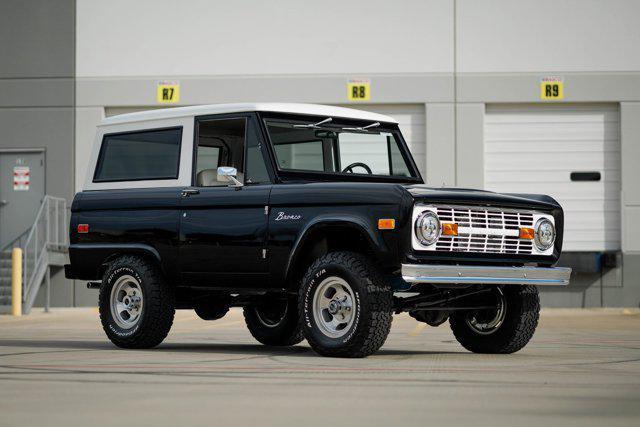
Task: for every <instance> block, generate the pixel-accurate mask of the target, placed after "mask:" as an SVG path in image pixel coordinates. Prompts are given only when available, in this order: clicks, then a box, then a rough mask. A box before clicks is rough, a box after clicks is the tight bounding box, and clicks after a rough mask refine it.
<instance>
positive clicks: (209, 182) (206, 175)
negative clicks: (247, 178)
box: [196, 169, 244, 187]
mask: <svg viewBox="0 0 640 427" xmlns="http://www.w3.org/2000/svg"><path fill="white" fill-rule="evenodd" d="M236 179H237V180H238V181H240V182H244V174H242V173H240V172H238V175H236ZM196 185H197V186H198V187H216V186H224V185H229V182H228V181H218V170H217V169H203V170H201V171H200V172H198V175H196Z"/></svg>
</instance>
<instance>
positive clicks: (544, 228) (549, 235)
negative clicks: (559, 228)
mask: <svg viewBox="0 0 640 427" xmlns="http://www.w3.org/2000/svg"><path fill="white" fill-rule="evenodd" d="M535 230H536V238H535V242H536V247H537V248H538V249H539V250H541V251H546V250H547V249H549V248H550V247H551V246H552V245H553V242H554V241H555V240H556V228H555V227H554V226H553V224H552V223H551V221H549V220H548V219H546V218H542V219H539V220H538V222H536V228H535Z"/></svg>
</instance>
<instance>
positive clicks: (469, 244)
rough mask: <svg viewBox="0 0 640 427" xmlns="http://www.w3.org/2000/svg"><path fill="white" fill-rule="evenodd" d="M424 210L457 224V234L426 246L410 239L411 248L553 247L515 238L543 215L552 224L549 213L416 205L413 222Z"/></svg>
mask: <svg viewBox="0 0 640 427" xmlns="http://www.w3.org/2000/svg"><path fill="white" fill-rule="evenodd" d="M424 211H432V212H434V213H436V214H437V215H438V218H439V219H440V222H441V223H447V222H452V223H457V224H458V235H457V236H449V235H441V236H440V237H439V238H438V240H437V241H436V243H435V244H433V245H430V246H425V245H422V244H420V242H418V241H416V240H415V239H413V248H414V249H416V250H424V251H438V252H466V253H493V254H506V255H551V254H553V247H551V248H549V249H548V250H546V251H540V250H538V249H537V248H536V247H535V245H534V243H533V240H528V239H521V238H520V237H519V234H520V228H523V227H526V228H533V227H534V224H535V223H536V221H538V220H539V219H540V218H547V219H549V220H550V221H551V222H552V223H553V224H554V225H555V221H554V219H553V217H552V216H551V215H547V214H543V213H541V212H536V211H532V210H526V209H501V208H492V207H480V206H457V205H438V206H434V205H419V204H418V205H416V206H415V207H414V222H415V218H416V216H417V215H419V214H421V213H422V212H424Z"/></svg>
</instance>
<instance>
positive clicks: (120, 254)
mask: <svg viewBox="0 0 640 427" xmlns="http://www.w3.org/2000/svg"><path fill="white" fill-rule="evenodd" d="M127 255H131V256H136V257H139V258H142V259H144V260H146V261H148V262H151V263H153V264H155V265H156V266H157V267H158V268H159V269H160V271H161V272H162V274H164V273H165V272H164V269H163V268H162V264H161V263H160V262H159V260H158V259H157V258H156V257H155V256H153V255H152V254H150V253H146V252H141V251H135V250H133V251H132V250H122V251H118V252H114V253H112V254H109V255H107V257H106V258H105V259H104V260H103V261H102V262H101V263H100V265H98V271H97V275H98V278H100V279H102V277H103V276H104V273H105V271H107V268H108V267H109V264H111V263H112V262H113V261H115V260H116V259H118V258H120V257H123V256H127Z"/></svg>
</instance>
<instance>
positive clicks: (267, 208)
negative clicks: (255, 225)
mask: <svg viewBox="0 0 640 427" xmlns="http://www.w3.org/2000/svg"><path fill="white" fill-rule="evenodd" d="M264 214H265V215H269V206H265V207H264Z"/></svg>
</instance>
